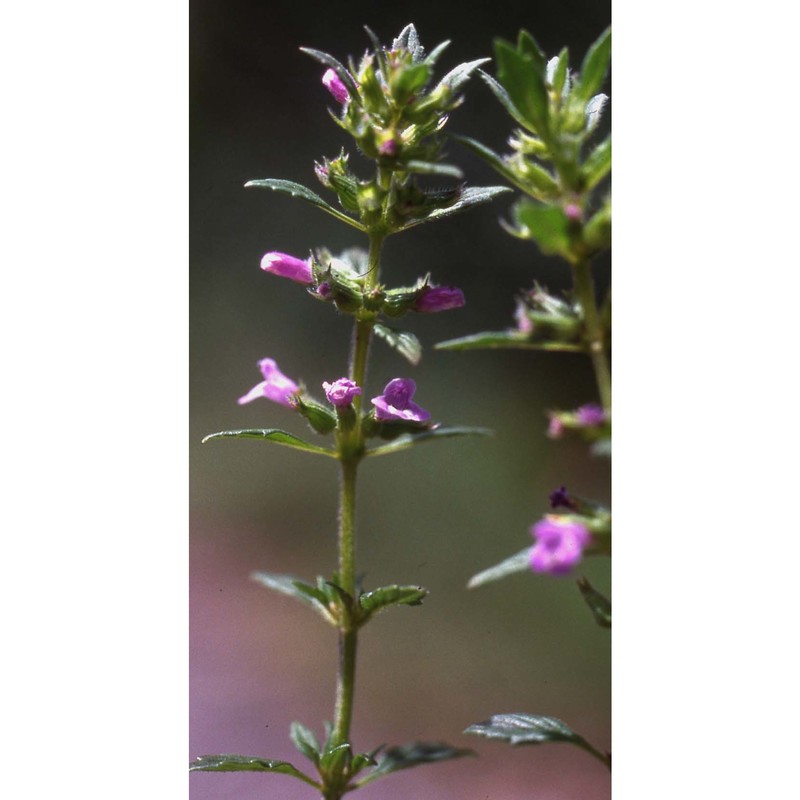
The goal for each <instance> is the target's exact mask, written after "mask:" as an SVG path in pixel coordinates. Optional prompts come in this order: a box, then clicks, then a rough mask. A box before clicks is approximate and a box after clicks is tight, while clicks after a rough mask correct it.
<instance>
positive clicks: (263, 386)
mask: <svg viewBox="0 0 800 800" xmlns="http://www.w3.org/2000/svg"><path fill="white" fill-rule="evenodd" d="M258 366H259V369H260V370H261V374H262V375H263V376H264V380H263V381H261V383H259V384H257V385H256V386H254V387H253V388H252V389H251V390H250V391H249V392H248V393H247V394H246V395H244V397H240V398H239V405H244V404H245V403H251V402H252V401H253V400H255V399H257V398H259V397H266V398H267V400H272V401H273V402H274V403H280V404H281V405H282V406H286V407H287V408H294V404H293V403H292V397H293V396H294V395H296V394H297V393H298V392H299V391H300V387H299V386H298V385H297V384H296V383H295V382H294V381H293V380H292V379H291V378H287V377H286V376H285V375H284V374H283V373H282V372H281V371H280V370H279V369H278V365H277V364H276V363H275V362H274V361H273V360H272V359H271V358H262V359H261V361H259V362H258Z"/></svg>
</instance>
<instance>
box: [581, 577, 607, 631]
mask: <svg viewBox="0 0 800 800" xmlns="http://www.w3.org/2000/svg"><path fill="white" fill-rule="evenodd" d="M578 588H579V589H580V590H581V594H582V595H583V599H584V600H585V601H586V605H587V606H589V610H590V611H591V612H592V616H593V617H594V621H595V622H596V623H597V624H598V625H599V626H600V627H601V628H610V627H611V602H610V601H609V600H608V598H607V597H604V596H603V595H602V594H600V592H598V591H597V589H595V588H594V586H592V584H591V583H589V581H588V580H587V579H586V578H581V579H580V580H579V581H578Z"/></svg>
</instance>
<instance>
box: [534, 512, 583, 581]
mask: <svg viewBox="0 0 800 800" xmlns="http://www.w3.org/2000/svg"><path fill="white" fill-rule="evenodd" d="M531 535H532V536H533V537H534V538H535V539H536V544H535V545H534V546H533V548H532V549H531V555H530V565H531V569H532V570H533V571H534V572H547V573H549V574H550V575H566V574H567V573H569V572H570V571H571V570H572V568H573V567H574V566H575V565H576V564H577V563H578V562H579V561H580V560H581V557H582V556H583V550H584V548H585V547H586V546H587V545H588V544H589V543H590V542H591V539H592V537H591V535H590V534H589V530H588V528H587V527H586V526H585V525H582V524H581V523H580V522H572V521H571V520H568V519H562V518H560V517H545V518H544V519H542V520H539V522H537V523H536V524H535V525H534V526H533V527H532V528H531Z"/></svg>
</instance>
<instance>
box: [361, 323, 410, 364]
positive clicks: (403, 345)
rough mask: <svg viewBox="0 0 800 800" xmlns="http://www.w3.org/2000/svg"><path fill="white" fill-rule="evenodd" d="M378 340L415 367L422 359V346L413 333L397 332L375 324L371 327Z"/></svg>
mask: <svg viewBox="0 0 800 800" xmlns="http://www.w3.org/2000/svg"><path fill="white" fill-rule="evenodd" d="M373 330H374V331H375V334H376V335H377V336H378V338H380V339H383V341H384V342H386V344H388V345H389V347H393V348H394V349H395V350H397V352H398V353H400V355H401V356H403V358H405V359H406V360H407V361H409V362H410V363H411V364H413V365H414V366H415V367H416V366H417V364H419V362H420V360H421V358H422V345H421V344H420V343H419V339H417V337H416V336H414V334H413V333H409V332H408V331H399V330H397V329H396V328H392V327H390V326H389V325H382V324H381V323H378V324H376V325H375V326H374V327H373Z"/></svg>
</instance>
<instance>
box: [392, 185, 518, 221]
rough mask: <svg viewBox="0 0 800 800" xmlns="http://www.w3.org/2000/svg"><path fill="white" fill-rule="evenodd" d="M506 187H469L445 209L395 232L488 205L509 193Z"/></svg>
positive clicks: (439, 209) (440, 209)
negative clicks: (473, 207) (498, 196)
mask: <svg viewBox="0 0 800 800" xmlns="http://www.w3.org/2000/svg"><path fill="white" fill-rule="evenodd" d="M510 191H511V189H509V187H508V186H471V187H468V188H466V189H464V191H463V192H461V194H460V196H459V198H458V200H457V201H456V202H455V203H453V204H452V205H450V206H447V208H437V209H435V210H434V211H431V212H430V214H427V215H426V216H424V217H417V218H416V219H411V220H409V221H408V222H406V223H405V225H403V227H402V228H399V229H397V230H403V231H404V230H407V229H408V228H413V227H414V226H415V225H422V223H423V222H435V221H436V220H439V219H444V218H445V217H451V216H453V214H458V213H459V212H461V211H466V210H467V209H468V208H472V206H477V205H480V204H481V203H488V202H489V201H490V200H493V199H494V198H495V197H497V195H499V194H503V193H505V192H510Z"/></svg>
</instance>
